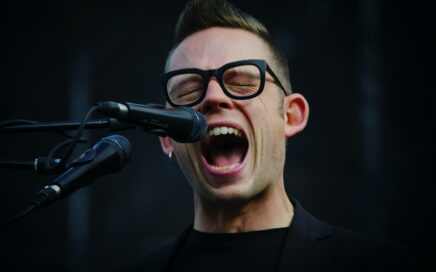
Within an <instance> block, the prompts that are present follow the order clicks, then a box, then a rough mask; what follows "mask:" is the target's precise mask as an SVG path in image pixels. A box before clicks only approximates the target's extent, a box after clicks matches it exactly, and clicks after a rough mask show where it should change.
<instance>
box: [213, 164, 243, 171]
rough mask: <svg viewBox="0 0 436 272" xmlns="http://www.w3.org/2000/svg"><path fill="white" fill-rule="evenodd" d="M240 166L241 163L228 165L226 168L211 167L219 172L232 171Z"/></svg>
mask: <svg viewBox="0 0 436 272" xmlns="http://www.w3.org/2000/svg"><path fill="white" fill-rule="evenodd" d="M239 165H240V164H239V163H235V164H232V165H226V166H215V165H211V166H212V167H213V168H215V169H217V170H231V169H235V168H236V167H238V166H239Z"/></svg>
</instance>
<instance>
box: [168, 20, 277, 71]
mask: <svg viewBox="0 0 436 272" xmlns="http://www.w3.org/2000/svg"><path fill="white" fill-rule="evenodd" d="M268 57H269V51H268V46H267V44H266V42H265V41H263V40H262V39H261V38H260V37H258V36H256V35H255V34H253V33H250V32H248V31H245V30H242V29H234V28H222V27H213V28H208V29H205V30H202V31H199V32H196V33H194V34H192V35H190V36H188V37H187V38H186V39H184V40H183V41H182V42H181V43H180V44H179V46H178V47H177V48H176V49H175V50H174V51H173V53H172V55H171V56H170V59H169V62H168V65H167V70H168V71H172V70H177V69H182V68H191V67H196V68H201V69H212V68H218V67H221V66H222V65H224V64H226V63H229V62H233V61H238V60H244V59H265V60H268V59H269V58H268Z"/></svg>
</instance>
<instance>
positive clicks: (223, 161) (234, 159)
mask: <svg viewBox="0 0 436 272" xmlns="http://www.w3.org/2000/svg"><path fill="white" fill-rule="evenodd" d="M243 154H244V149H243V147H241V146H237V147H230V148H225V149H223V148H220V149H216V150H213V151H211V152H210V161H209V162H210V163H211V164H212V165H214V166H218V167H223V166H230V165H234V164H237V163H241V162H242V159H243Z"/></svg>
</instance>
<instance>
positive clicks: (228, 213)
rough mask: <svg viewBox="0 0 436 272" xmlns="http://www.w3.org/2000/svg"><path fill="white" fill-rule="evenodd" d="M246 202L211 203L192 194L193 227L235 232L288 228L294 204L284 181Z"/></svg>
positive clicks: (200, 229) (202, 229)
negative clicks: (193, 197)
mask: <svg viewBox="0 0 436 272" xmlns="http://www.w3.org/2000/svg"><path fill="white" fill-rule="evenodd" d="M276 185H277V186H273V187H275V188H271V189H270V190H265V191H264V192H262V193H260V194H259V195H257V196H255V197H253V198H251V199H250V200H246V201H221V202H219V201H218V202H217V201H214V202H211V201H208V200H205V199H203V198H201V197H199V196H198V195H196V196H195V199H194V204H195V220H194V229H196V230H199V231H203V232H210V233H235V232H247V231H256V230H266V229H274V228H282V227H288V226H289V225H290V223H291V221H292V218H293V215H294V207H293V205H292V203H291V201H290V200H289V198H288V196H287V195H286V192H285V189H284V185H283V182H281V183H279V184H276Z"/></svg>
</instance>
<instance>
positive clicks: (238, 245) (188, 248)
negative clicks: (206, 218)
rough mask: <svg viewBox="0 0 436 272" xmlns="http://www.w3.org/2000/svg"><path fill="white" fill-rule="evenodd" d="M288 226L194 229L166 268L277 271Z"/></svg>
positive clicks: (177, 269) (170, 270) (176, 269)
mask: <svg viewBox="0 0 436 272" xmlns="http://www.w3.org/2000/svg"><path fill="white" fill-rule="evenodd" d="M287 232H288V228H277V229H270V230H261V231H251V232H241V233H205V232H200V231H196V230H192V231H191V232H190V234H189V236H188V238H187V240H186V242H185V243H184V244H183V245H182V246H181V248H180V249H179V251H178V252H177V253H176V254H175V256H174V257H173V258H172V259H171V262H170V264H169V266H168V269H167V271H168V272H173V271H220V272H223V271H238V272H240V271H277V267H278V264H279V262H280V256H281V253H282V249H283V244H284V240H285V238H286V233H287Z"/></svg>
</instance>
